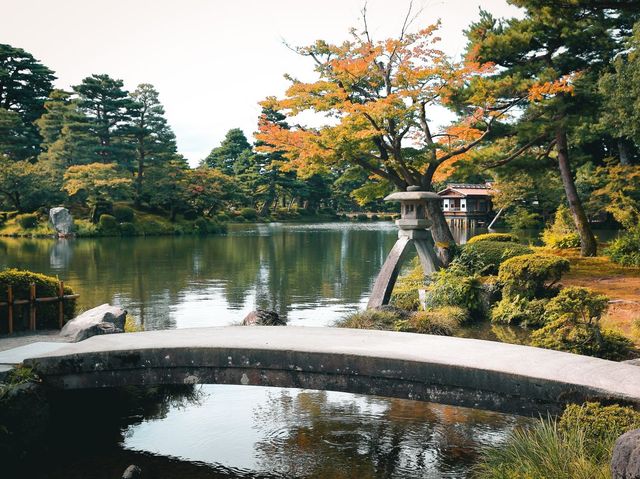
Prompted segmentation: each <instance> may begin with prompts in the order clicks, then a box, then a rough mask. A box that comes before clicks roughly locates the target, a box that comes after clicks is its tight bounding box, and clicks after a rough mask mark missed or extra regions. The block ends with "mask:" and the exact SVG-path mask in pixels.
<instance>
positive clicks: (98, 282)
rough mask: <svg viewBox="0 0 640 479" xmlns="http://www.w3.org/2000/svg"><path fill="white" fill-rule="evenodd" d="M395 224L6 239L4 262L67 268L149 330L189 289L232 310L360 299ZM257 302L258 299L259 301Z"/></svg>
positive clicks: (65, 275) (78, 285)
mask: <svg viewBox="0 0 640 479" xmlns="http://www.w3.org/2000/svg"><path fill="white" fill-rule="evenodd" d="M392 236H393V232H390V231H388V230H386V231H358V230H350V229H349V226H348V225H347V226H346V227H338V228H336V229H327V230H321V231H314V230H308V231H307V230H304V229H300V230H296V231H291V230H288V229H287V228H271V229H269V230H268V234H255V232H254V233H250V234H244V235H242V234H238V235H235V236H234V235H230V236H212V237H204V238H201V237H192V236H189V237H156V238H99V239H77V240H71V241H65V242H57V241H55V240H48V239H15V238H5V239H1V240H0V251H3V252H4V253H5V254H3V255H2V256H1V257H0V267H17V268H24V269H30V270H34V271H38V272H42V273H45V274H52V275H58V276H59V277H60V278H61V279H63V280H65V282H66V283H67V284H68V285H70V286H72V287H74V289H75V290H76V291H77V292H79V293H80V295H81V296H80V300H79V305H80V307H81V308H84V309H87V308H89V307H93V306H96V305H98V304H101V303H104V302H114V301H115V302H118V303H120V304H122V305H123V306H125V307H126V308H127V309H128V310H129V311H130V312H132V313H133V314H134V315H135V316H137V317H138V318H139V319H141V320H142V321H143V322H144V323H145V324H146V326H147V327H148V328H152V329H165V328H172V327H175V324H174V323H173V320H172V319H171V307H172V305H175V304H177V303H179V302H180V301H181V300H182V298H183V296H184V295H185V294H187V293H194V294H198V295H199V297H203V298H205V299H206V298H207V297H216V295H222V297H223V300H226V302H227V304H228V306H229V308H230V309H241V308H243V307H246V306H247V305H246V301H247V298H248V297H250V296H255V307H262V308H268V309H274V310H276V311H278V312H279V313H280V314H282V315H284V316H286V313H287V310H288V308H289V307H290V306H291V305H292V304H308V305H314V306H317V305H319V304H322V302H323V301H326V300H327V299H332V298H339V299H340V300H341V301H344V302H348V303H358V302H359V301H360V299H361V297H362V296H363V295H364V294H366V292H367V291H368V289H369V287H370V283H371V281H372V280H373V279H374V278H375V275H376V274H377V272H378V270H379V268H380V266H381V264H382V262H383V261H384V258H385V255H386V254H387V252H388V248H389V247H390V243H392V242H393V237H392ZM251 306H254V305H251Z"/></svg>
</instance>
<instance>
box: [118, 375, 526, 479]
mask: <svg viewBox="0 0 640 479" xmlns="http://www.w3.org/2000/svg"><path fill="white" fill-rule="evenodd" d="M203 391H205V396H204V398H203V399H201V400H200V403H199V404H198V405H197V406H191V407H189V408H187V409H182V410H180V409H175V410H170V411H169V412H168V414H167V415H166V416H165V417H163V418H161V419H154V420H148V421H145V422H143V423H142V424H140V425H137V426H132V427H130V428H129V429H128V430H127V432H126V439H125V441H124V447H125V448H126V449H128V450H135V451H139V452H143V451H144V452H148V453H153V454H157V455H168V454H171V455H173V456H174V457H179V458H181V459H182V460H185V461H190V462H197V463H206V464H210V465H211V466H212V467H215V468H219V467H221V466H222V467H226V468H230V469H233V470H235V471H243V472H245V473H253V474H260V473H271V474H275V475H276V476H278V477H307V478H327V477H331V478H353V477H358V478H378V477H407V478H409V477H412V478H415V477H437V478H446V477H464V476H465V475H466V474H467V473H468V471H469V469H470V467H471V464H473V462H474V460H475V459H476V456H477V452H478V449H479V448H480V447H482V446H483V445H486V444H495V443H496V442H499V441H500V440H501V439H503V438H504V436H505V434H506V433H507V432H508V431H510V430H511V429H512V428H513V427H515V426H516V425H518V424H525V423H527V422H528V420H526V419H523V418H516V417H514V416H506V415H501V414H497V413H490V412H486V411H478V410H472V409H465V408H457V407H451V406H442V405H436V404H430V403H421V402H417V401H406V400H396V399H384V398H377V397H367V396H359V395H352V394H346V393H334V392H325V391H304V390H288V389H280V388H253V387H241V386H203ZM231 399H233V401H231Z"/></svg>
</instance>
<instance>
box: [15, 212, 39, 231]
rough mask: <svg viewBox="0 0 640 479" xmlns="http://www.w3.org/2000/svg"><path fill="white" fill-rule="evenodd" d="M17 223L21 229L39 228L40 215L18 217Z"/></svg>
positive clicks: (26, 214)
mask: <svg viewBox="0 0 640 479" xmlns="http://www.w3.org/2000/svg"><path fill="white" fill-rule="evenodd" d="M16 222H17V223H18V224H19V225H20V227H21V228H24V229H25V230H29V229H32V228H35V227H36V226H38V215H36V214H35V213H25V214H22V215H17V216H16Z"/></svg>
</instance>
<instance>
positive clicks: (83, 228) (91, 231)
mask: <svg viewBox="0 0 640 479" xmlns="http://www.w3.org/2000/svg"><path fill="white" fill-rule="evenodd" d="M73 228H74V230H75V232H76V236H78V237H85V238H91V237H94V236H98V235H99V231H98V225H95V224H93V223H92V222H91V221H89V220H82V219H75V220H73Z"/></svg>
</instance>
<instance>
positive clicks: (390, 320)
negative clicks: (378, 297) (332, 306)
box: [336, 309, 403, 331]
mask: <svg viewBox="0 0 640 479" xmlns="http://www.w3.org/2000/svg"><path fill="white" fill-rule="evenodd" d="M401 319H403V315H402V313H400V312H398V311H385V310H379V309H366V310H364V311H357V312H355V313H351V314H348V315H347V316H345V317H344V318H342V319H340V320H339V321H337V322H336V326H337V327H339V328H353V329H378V330H385V331H393V330H394V329H395V326H396V322H397V321H399V320H401Z"/></svg>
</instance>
